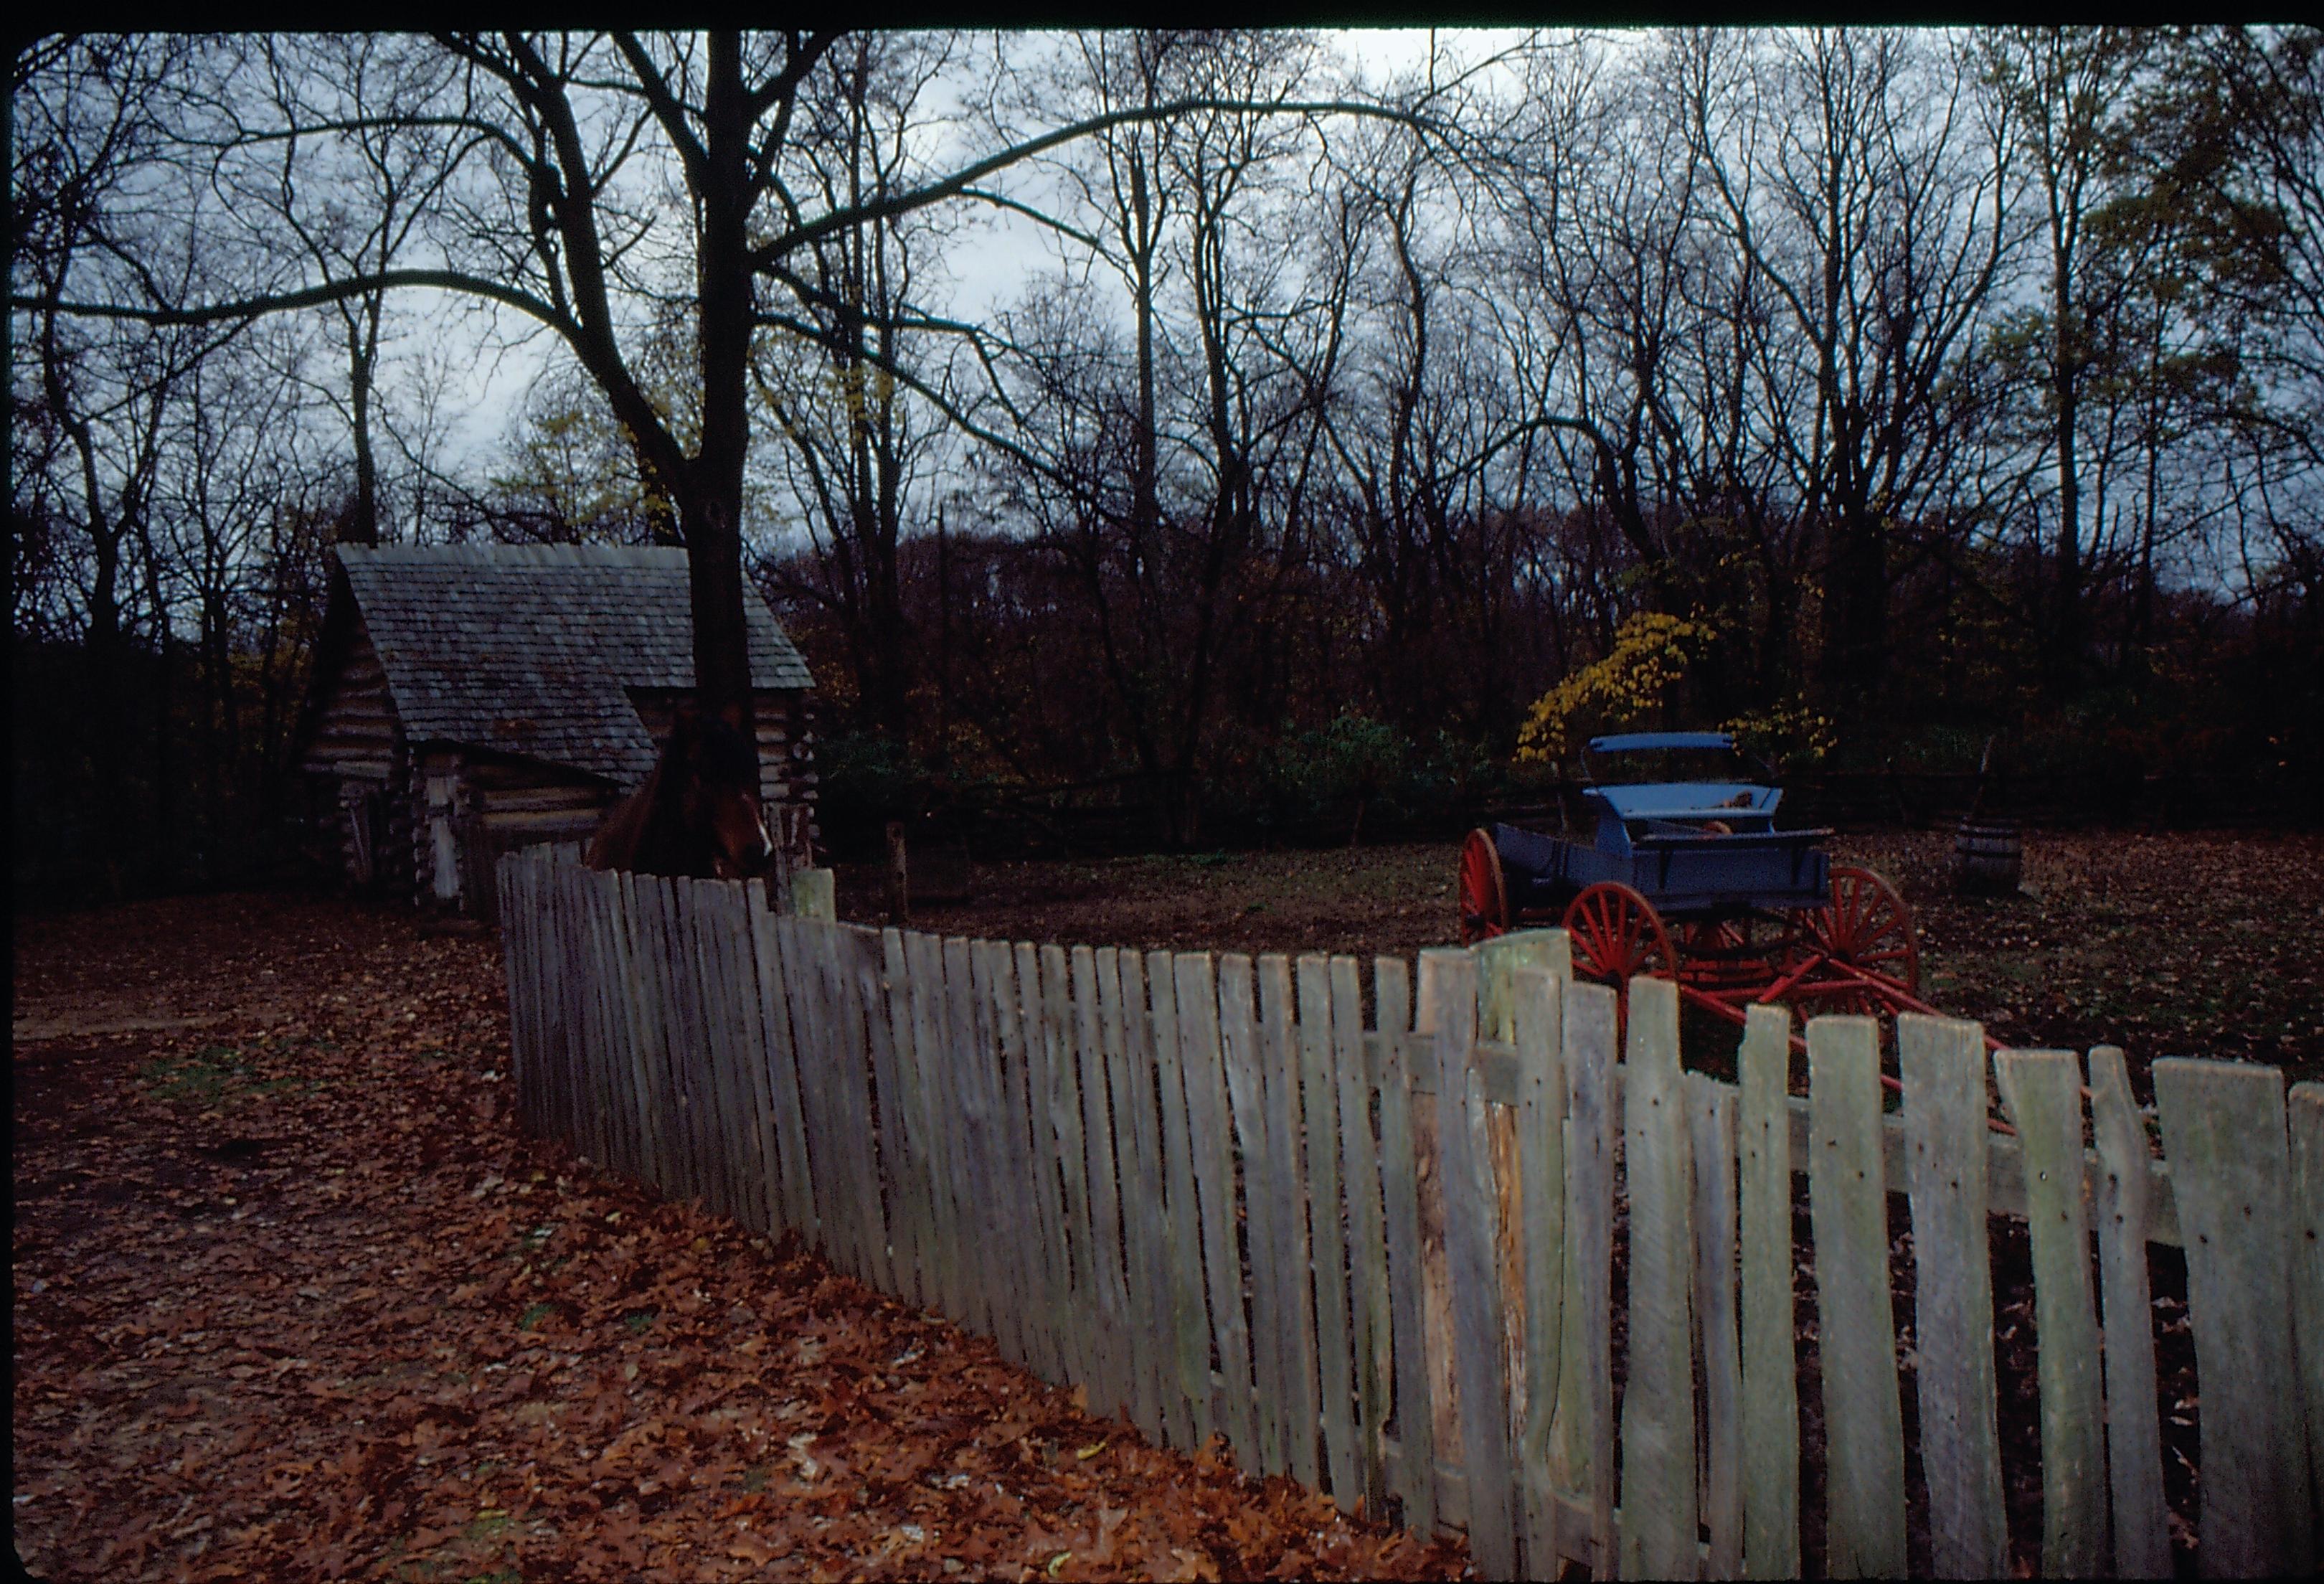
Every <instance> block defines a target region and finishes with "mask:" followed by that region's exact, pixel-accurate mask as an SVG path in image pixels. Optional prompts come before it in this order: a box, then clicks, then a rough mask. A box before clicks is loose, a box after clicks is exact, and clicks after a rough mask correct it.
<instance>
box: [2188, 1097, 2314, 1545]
mask: <svg viewBox="0 0 2324 1584" xmlns="http://www.w3.org/2000/svg"><path fill="white" fill-rule="evenodd" d="M2154 1105H2155V1110H2156V1112H2157V1113H2158V1114H2159V1115H2160V1116H2161V1118H2162V1122H2163V1149H2164V1152H2165V1153H2166V1154H2167V1155H2168V1156H2169V1158H2170V1161H2171V1168H2172V1185H2173V1187H2175V1188H2176V1189H2177V1190H2178V1198H2179V1225H2180V1229H2181V1231H2182V1232H2184V1233H2185V1234H2186V1237H2187V1307H2188V1309H2189V1310H2190V1311H2191V1313H2192V1318H2193V1320H2194V1324H2195V1369H2196V1372H2197V1375H2198V1376H2199V1378H2200V1379H2201V1381H2202V1384H2203V1412H2202V1418H2201V1421H2200V1425H2201V1436H2202V1464H2201V1467H2202V1469H2203V1506H2202V1520H2201V1533H2200V1535H2199V1541H2198V1544H2197V1550H2196V1555H2197V1556H2198V1557H2199V1559H2200V1560H2201V1561H2202V1565H2203V1570H2204V1572H2205V1573H2206V1574H2208V1575H2209V1576H2211V1577H2214V1578H2249V1577H2258V1576H2263V1575H2268V1574H2278V1575H2292V1574H2304V1573H2306V1572H2307V1571H2308V1569H2309V1564H2310V1552H2309V1546H2310V1515H2309V1511H2308V1497H2309V1488H2308V1486H2309V1482H2308V1479H2307V1478H2306V1468H2305V1464H2306V1460H2307V1437H2306V1434H2305V1431H2304V1430H2303V1428H2302V1426H2301V1423H2300V1419H2301V1413H2300V1401H2301V1394H2300V1390H2299V1386H2298V1384H2297V1383H2298V1382H2299V1380H2300V1378H2301V1377H2300V1376H2299V1374H2298V1372H2297V1369H2296V1367H2295V1366H2294V1363H2293V1355H2292V1281H2291V1278H2292V1247H2291V1237H2290V1233H2291V1225H2290V1222H2291V1218H2290V1217H2289V1216H2288V1215H2287V1214H2286V1213H2285V1208H2286V1201H2287V1200H2289V1199H2290V1197H2291V1189H2292V1181H2291V1177H2292V1172H2291V1161H2290V1158H2289V1146H2288V1144H2287V1141H2286V1136H2285V1117H2284V1104H2283V1074H2282V1073H2281V1072H2278V1071H2276V1070H2274V1069H2273V1068H2269V1067H2249V1066H2244V1065H2241V1064H2239V1063H2232V1062H2223V1061H2222V1062H2212V1061H2189V1060H2186V1059H2184V1058H2179V1057H2172V1058H2166V1059H2165V1060H2163V1061H2157V1062H2156V1063H2155V1064H2154Z"/></svg>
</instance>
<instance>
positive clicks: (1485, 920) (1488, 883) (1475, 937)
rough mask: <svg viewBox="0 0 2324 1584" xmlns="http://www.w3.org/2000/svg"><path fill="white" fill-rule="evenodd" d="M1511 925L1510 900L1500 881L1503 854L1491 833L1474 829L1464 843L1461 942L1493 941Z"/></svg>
mask: <svg viewBox="0 0 2324 1584" xmlns="http://www.w3.org/2000/svg"><path fill="white" fill-rule="evenodd" d="M1508 927H1509V899H1508V890H1507V888H1506V887H1505V886H1504V885H1502V882H1501V855H1500V853H1499V851H1498V850H1497V849H1496V848H1494V846H1493V838H1492V837H1491V835H1490V834H1489V832H1486V831H1482V830H1471V832H1469V835H1468V838H1467V839H1466V840H1464V841H1462V844H1461V944H1462V945H1463V946H1472V945H1474V944H1476V942H1478V941H1480V940H1491V939H1492V938H1493V937H1494V936H1496V935H1500V934H1505V933H1507V932H1508Z"/></svg>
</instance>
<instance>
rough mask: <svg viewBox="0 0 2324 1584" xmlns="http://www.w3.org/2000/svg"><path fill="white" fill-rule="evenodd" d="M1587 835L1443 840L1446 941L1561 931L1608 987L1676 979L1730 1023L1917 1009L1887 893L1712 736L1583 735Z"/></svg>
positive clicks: (1507, 834)
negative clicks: (1452, 860) (1587, 738)
mask: <svg viewBox="0 0 2324 1584" xmlns="http://www.w3.org/2000/svg"><path fill="white" fill-rule="evenodd" d="M1582 767H1583V769H1584V771H1585V772H1586V773H1587V775H1588V777H1589V783H1590V784H1589V785H1588V786H1586V787H1585V788H1584V789H1583V791H1582V801H1583V802H1584V803H1585V804H1586V805H1587V806H1588V807H1589V808H1590V810H1591V811H1592V812H1593V813H1594V814H1595V816H1596V829H1595V831H1594V833H1593V834H1592V837H1591V839H1589V840H1587V841H1582V840H1575V839H1572V838H1568V837H1560V836H1548V835H1544V834H1542V833H1540V832H1537V831H1533V830H1527V829H1524V828H1523V827H1521V826H1516V825H1496V826H1494V827H1493V828H1492V829H1490V830H1472V831H1471V832H1470V833H1469V836H1468V839H1467V840H1466V841H1465V842H1463V843H1462V848H1461V878H1460V905H1461V939H1462V941H1463V942H1464V943H1467V942H1472V941H1476V940H1485V939H1489V937H1491V936H1494V935H1498V934H1500V933H1502V932H1503V931H1507V930H1510V929H1515V928H1519V927H1522V926H1525V925H1528V924H1562V925H1563V926H1564V928H1565V929H1566V930H1568V931H1571V933H1572V942H1573V968H1574V971H1575V972H1576V973H1577V974H1581V975H1582V976H1583V977H1589V978H1593V979H1600V980H1603V981H1605V982H1608V983H1610V984H1612V985H1613V986H1615V987H1617V988H1620V987H1624V986H1626V985H1628V983H1629V980H1630V978H1631V977H1632V976H1633V975H1636V974H1654V975H1655V976H1657V977H1664V978H1670V979H1674V980H1675V981H1677V984H1678V987H1679V991H1680V994H1681V995H1682V996H1684V997H1685V998H1686V999H1687V1000H1688V1001H1689V1002H1691V1003H1692V1004H1694V1005H1701V1006H1703V1007H1704V1008H1706V1009H1707V1010H1711V1011H1714V1012H1716V1013H1718V1014H1720V1015H1721V1016H1723V1017H1726V1018H1729V1019H1730V1020H1732V1021H1734V1022H1737V1023H1740V1022H1742V1021H1743V1017H1744V1012H1743V1008H1744V1007H1745V1006H1747V1005H1750V1004H1751V1003H1753V1002H1781V1003H1784V1004H1785V1005H1795V1006H1799V1007H1800V1008H1801V1009H1802V1010H1803V1012H1806V1011H1812V1012H1841V1011H1848V1012H1887V1013H1891V1014H1893V1013H1895V1012H1899V1011H1931V1010H1933V1009H1932V1008H1931V1007H1929V1006H1928V1005H1927V1004H1926V1003H1924V1002H1923V1001H1922V1000H1921V999H1920V983H1921V961H1920V947H1919V943H1918V941H1917V940H1915V938H1914V931H1913V919H1912V914H1911V912H1910V911H1909V910H1908V909H1907V908H1906V907H1905V905H1904V898H1903V897H1901V896H1899V895H1898V894H1896V889H1895V886H1893V885H1889V884H1888V882H1887V881H1886V880H1884V879H1882V878H1881V877H1880V876H1879V875H1876V874H1874V873H1873V872H1872V871H1871V870H1869V869H1861V868H1857V867H1855V866H1851V865H1847V864H1835V863H1833V862H1832V861H1831V855H1829V854H1828V853H1826V852H1825V851H1824V849H1823V848H1822V846H1821V843H1822V842H1823V840H1824V838H1827V837H1829V836H1830V835H1831V831H1830V830H1828V829H1802V830H1779V829H1776V828H1775V811H1776V808H1777V805H1779V804H1780V803H1781V802H1782V801H1783V797H1784V793H1783V789H1782V788H1781V787H1779V786H1777V785H1775V775H1774V773H1773V772H1771V771H1770V770H1768V768H1767V767H1766V765H1765V764H1760V763H1759V762H1758V761H1757V760H1756V759H1753V758H1751V757H1750V756H1749V755H1746V754H1745V753H1743V752H1742V751H1741V750H1740V749H1738V747H1737V746H1736V745H1735V739H1734V738H1733V737H1732V736H1729V735H1728V734H1726V733H1724V732H1638V733H1632V734H1628V735H1625V736H1601V737H1594V738H1592V739H1591V742H1590V744H1589V746H1588V747H1587V748H1586V749H1585V750H1584V751H1583V756H1582Z"/></svg>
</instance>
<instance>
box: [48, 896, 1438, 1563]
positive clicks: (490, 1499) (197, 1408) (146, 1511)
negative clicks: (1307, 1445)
mask: <svg viewBox="0 0 2324 1584" xmlns="http://www.w3.org/2000/svg"><path fill="white" fill-rule="evenodd" d="M16 947H17V959H16V968H15V992H16V1006H15V1026H14V1035H15V1050H14V1080H15V1087H16V1100H15V1110H14V1144H15V1151H14V1190H15V1198H16V1224H15V1241H14V1264H13V1278H14V1303H15V1311H14V1318H15V1353H14V1379H13V1383H12V1384H13V1388H14V1446H13V1451H14V1467H15V1485H14V1513H15V1543H16V1546H17V1549H18V1552H19V1554H20V1555H21V1557H22V1558H23V1561H24V1562H25V1563H27V1564H28V1565H29V1566H31V1567H32V1569H33V1570H36V1571H37V1572H38V1573H40V1574H41V1575H42V1576H44V1577H48V1578H53V1579H132V1578H147V1579H226V1578H237V1577H245V1576H261V1577H264V1576H282V1575H293V1576H303V1577H314V1578H336V1577H363V1578H388V1579H463V1580H466V1579H492V1580H496V1581H498V1580H517V1579H567V1578H573V1579H591V1578H615V1577H619V1578H628V1577H635V1576H643V1577H646V1578H654V1579H687V1580H691V1579H715V1578H724V1577H742V1576H755V1575H758V1574H760V1573H761V1572H764V1571H768V1570H773V1571H776V1572H778V1573H779V1574H781V1575H782V1576H798V1577H807V1578H838V1577H849V1578H859V1577H860V1578H882V1577H918V1576H927V1575H938V1576H942V1575H951V1574H960V1575H962V1576H964V1577H995V1578H1011V1579H1013V1578H1025V1577H1034V1576H1038V1577H1043V1578H1060V1579H1073V1578H1098V1577H1130V1576H1137V1577H1157V1578H1180V1579H1195V1578H1220V1577H1246V1578H1247V1577H1259V1576H1274V1577H1294V1576H1301V1577H1324V1578H1353V1577H1372V1578H1377V1577H1413V1578H1424V1577H1441V1576H1443V1575H1445V1574H1446V1573H1448V1572H1457V1571H1459V1570H1461V1569H1462V1568H1463V1567H1464V1566H1465V1562H1466V1556H1465V1552H1463V1551H1462V1550H1461V1549H1460V1548H1457V1547H1447V1546H1442V1545H1439V1546H1434V1547H1427V1548H1424V1547H1422V1546H1421V1545H1420V1544H1419V1543H1418V1542H1416V1541H1414V1540H1412V1539H1411V1538H1409V1537H1406V1536H1399V1535H1395V1534H1393V1533H1388V1532H1386V1531H1384V1530H1381V1529H1379V1528H1376V1527H1366V1526H1364V1525H1361V1524H1352V1523H1350V1522H1348V1521H1346V1520H1344V1519H1342V1518H1341V1517H1340V1516H1339V1515H1337V1514H1336V1513H1334V1512H1333V1510H1332V1509H1331V1508H1330V1506H1329V1505H1328V1504H1325V1503H1323V1502H1322V1501H1321V1500H1319V1499H1318V1498H1315V1497H1313V1496H1308V1495H1306V1494H1305V1493H1304V1492H1302V1491H1300V1490H1299V1489H1298V1488H1297V1487H1296V1486H1293V1485H1292V1484H1290V1483H1289V1482H1288V1481H1286V1480H1282V1479H1276V1480H1270V1481H1267V1482H1265V1483H1264V1484H1256V1483H1253V1482H1250V1481H1247V1480H1244V1479H1242V1478H1240V1477H1238V1476H1236V1475H1235V1474H1234V1473H1233V1472H1232V1470H1231V1468H1226V1467H1222V1466H1221V1465H1219V1464H1216V1463H1214V1462H1212V1461H1210V1460H1208V1459H1187V1458H1184V1457H1180V1456H1177V1455H1176V1454H1173V1453H1168V1452H1163V1451H1157V1450H1153V1449H1150V1448H1148V1447H1147V1446H1145V1445H1144V1444H1143V1443H1142V1442H1140V1441H1139V1439H1138V1438H1137V1436H1136V1434H1135V1433H1134V1432H1133V1431H1130V1429H1129V1428H1128V1427H1127V1426H1125V1425H1122V1424H1120V1423H1119V1422H1098V1421H1093V1420H1092V1419H1090V1418H1089V1417H1088V1416H1087V1415H1085V1414H1084V1413H1080V1412H1078V1411H1077V1410H1076V1409H1075V1407H1074V1403H1072V1401H1071V1400H1070V1399H1069V1398H1068V1397H1067V1396H1066V1395H1065V1394H1064V1393H1061V1392H1058V1391H1056V1390H1055V1389H1053V1388H1050V1387H1047V1386H1045V1385H1042V1384H1040V1383H1039V1382H1037V1381H1035V1380H1033V1379H1031V1378H1030V1377H1028V1376H1025V1375H1023V1374H1022V1373H1020V1372H1019V1371H1017V1370H1014V1369H1012V1368H1010V1367H1009V1366H1006V1365H1005V1364H1003V1363H1002V1362H1001V1360H1000V1359H999V1358H998V1357H996V1356H995V1354H994V1353H993V1351H992V1349H991V1346H990V1345H989V1344H988V1343H986V1342H984V1341H982V1340H981V1339H974V1338H970V1337H966V1336H964V1335H963V1334H962V1333H961V1332H959V1331H957V1330H955V1329H953V1328H952V1327H950V1326H949V1325H946V1324H945V1323H943V1322H941V1321H938V1320H933V1319H931V1318H930V1317H928V1316H926V1315H923V1314H920V1313H918V1312H916V1311H910V1310H908V1309H906V1308H904V1307H902V1306H901V1305H899V1304H896V1303H894V1302H891V1301H889V1300H887V1299H884V1298H882V1297H881V1296H880V1295H878V1294H876V1293H873V1292H869V1291H867V1290H865V1289H863V1288H862V1287H861V1286H859V1285H857V1284H856V1283H853V1282H852V1281H849V1280H846V1279H844V1278H843V1277H839V1276H837V1275H835V1274H833V1273H832V1272H831V1271H830V1270H829V1269H828V1268H827V1267H825V1265H824V1264H822V1263H821V1262H820V1261H819V1260H817V1259H815V1258H813V1257H810V1256H807V1255H801V1254H799V1253H798V1251H797V1250H796V1249H794V1248H789V1247H786V1248H781V1249H770V1248H768V1247H766V1246H764V1245H763V1244H760V1243H756V1242H753V1241H752V1240H749V1239H747V1238H746V1237H745V1235H744V1234H743V1233H742V1230H741V1229H740V1228H738V1227H734V1226H733V1225H732V1224H729V1223H725V1222H722V1221H719V1220H717V1219H715V1218H711V1217H709V1216H706V1215H703V1214H700V1213H698V1212H696V1211H695V1210H693V1209H688V1208H685V1207H673V1206H666V1205H659V1204H656V1203H655V1202H653V1201H652V1200H650V1199H648V1198H647V1197H646V1196H645V1195H644V1194H643V1193H641V1191H639V1190H635V1189H633V1188H632V1187H631V1186H630V1185H628V1184H626V1183H623V1182H621V1181H614V1180H611V1179H607V1178H603V1177H599V1176H597V1175H595V1173H594V1172H589V1171H588V1170H586V1169H584V1168H581V1167H579V1166H577V1165H576V1163H574V1162H573V1161H572V1160H571V1159H570V1158H569V1157H567V1156H566V1155H564V1154H562V1153H559V1152H558V1151H555V1150H552V1149H549V1148H546V1147H543V1146H539V1145H536V1144H530V1143H527V1142H525V1141H523V1140H521V1139H520V1138H519V1137H518V1136H517V1135H516V1133H515V1130H514V1128H513V1126H512V1123H511V1121H510V1119H509V1116H508V1114H507V1108H506V1099H505V1097H506V1090H505V1088H504V1087H503V1082H502V1068H503V1063H504V1061H505V1054H504V1052H505V1049H506V1032H505V1024H504V1014H503V1005H502V1001H501V992H500V987H499V969H498V963H497V958H496V956H495V952H494V949H493V946H492V944H491V943H490V942H488V941H478V940H466V939H460V938H456V937H455V938H422V937H420V935H419V934H418V933H417V932H416V931H414V930H413V929H412V927H411V926H410V923H409V922H407V921H404V920H401V919H398V918H396V917H393V916H391V915H388V914H384V913H381V912H365V911H363V910H359V909H355V908H353V907H349V906H345V905H341V904H337V903H319V902H313V901H303V900H295V899H284V898H275V897H225V898H212V899H201V900H190V901H175V902H167V903H146V904H140V905H137V906H133V907H127V908H121V909H113V910H106V911H104V912H91V913H85V914H78V915H74V916H71V917H69V918H64V919H50V920H20V921H18V923H17V936H16Z"/></svg>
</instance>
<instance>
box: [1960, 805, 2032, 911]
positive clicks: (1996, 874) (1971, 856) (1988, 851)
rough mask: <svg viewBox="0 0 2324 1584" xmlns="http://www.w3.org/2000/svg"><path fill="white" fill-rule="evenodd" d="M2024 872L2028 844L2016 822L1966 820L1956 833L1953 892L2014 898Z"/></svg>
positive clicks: (1965, 894) (1961, 823)
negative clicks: (2020, 833)
mask: <svg viewBox="0 0 2324 1584" xmlns="http://www.w3.org/2000/svg"><path fill="white" fill-rule="evenodd" d="M2024 872H2025V844H2024V838H2023V837H2021V836H2020V835H2019V834H2018V830H2017V823H2016V821H2015V820H1962V821H1961V822H1960V829H1959V830H1958V831H1956V832H1954V834H1953V889H1954V890H1955V891H1957V892H1959V893H1960V894H1962V895H1963V896H2014V895H2015V894H2016V892H2017V882H2018V880H2019V879H2020V878H2021V877H2022V876H2023V875H2024Z"/></svg>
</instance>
